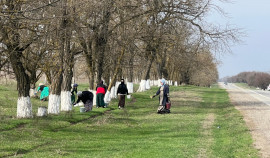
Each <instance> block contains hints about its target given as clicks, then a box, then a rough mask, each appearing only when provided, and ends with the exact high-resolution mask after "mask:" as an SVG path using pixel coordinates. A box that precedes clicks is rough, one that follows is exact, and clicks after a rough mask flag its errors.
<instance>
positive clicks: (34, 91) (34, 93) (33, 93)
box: [30, 89, 36, 97]
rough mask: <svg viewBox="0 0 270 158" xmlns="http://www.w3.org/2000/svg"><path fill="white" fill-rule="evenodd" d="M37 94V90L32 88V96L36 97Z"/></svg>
mask: <svg viewBox="0 0 270 158" xmlns="http://www.w3.org/2000/svg"><path fill="white" fill-rule="evenodd" d="M35 96H36V90H35V89H30V97H35Z"/></svg>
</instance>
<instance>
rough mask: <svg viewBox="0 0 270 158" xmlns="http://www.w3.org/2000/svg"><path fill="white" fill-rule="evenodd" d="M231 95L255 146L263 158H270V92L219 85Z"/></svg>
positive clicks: (230, 84) (229, 84) (232, 85)
mask: <svg viewBox="0 0 270 158" xmlns="http://www.w3.org/2000/svg"><path fill="white" fill-rule="evenodd" d="M219 85H220V87H222V88H225V89H226V90H227V92H228V93H229V96H230V100H231V102H232V103H233V104H234V105H235V107H236V109H238V110H239V111H240V112H241V114H242V115H243V116H244V120H245V122H246V124H247V126H248V128H249V129H250V131H251V134H252V137H253V140H254V146H255V148H257V149H258V150H259V152H260V154H261V157H263V158H270V91H262V90H248V89H243V88H240V87H238V86H236V85H234V84H232V83H228V84H227V85H225V84H224V83H222V82H220V83H219Z"/></svg>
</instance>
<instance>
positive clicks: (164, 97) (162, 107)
mask: <svg viewBox="0 0 270 158" xmlns="http://www.w3.org/2000/svg"><path fill="white" fill-rule="evenodd" d="M160 84H161V86H160V87H159V89H158V91H157V92H156V94H155V95H153V96H152V97H151V98H154V97H155V96H157V95H159V107H158V110H157V112H158V113H165V112H169V111H167V109H166V103H167V102H169V101H170V95H169V92H170V91H169V85H167V84H166V80H165V79H161V81H160Z"/></svg>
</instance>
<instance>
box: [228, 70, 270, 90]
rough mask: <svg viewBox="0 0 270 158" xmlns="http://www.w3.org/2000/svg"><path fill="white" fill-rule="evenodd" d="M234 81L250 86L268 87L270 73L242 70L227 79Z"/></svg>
mask: <svg viewBox="0 0 270 158" xmlns="http://www.w3.org/2000/svg"><path fill="white" fill-rule="evenodd" d="M227 81H228V82H232V83H247V84H248V85H249V86H253V87H259V88H261V89H263V90H265V89H267V87H268V86H269V84H270V74H269V73H265V72H255V71H253V72H241V73H239V74H238V75H236V76H233V77H230V78H228V79H227Z"/></svg>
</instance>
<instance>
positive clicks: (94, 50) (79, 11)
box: [0, 0, 238, 117]
mask: <svg viewBox="0 0 270 158" xmlns="http://www.w3.org/2000/svg"><path fill="white" fill-rule="evenodd" d="M211 9H216V10H219V7H218V6H215V5H214V4H213V3H212V0H190V1H186V0H159V1H157V0H136V1H134V0H80V1H75V0H39V1H36V0H1V1H0V58H1V61H0V66H1V67H0V68H1V69H2V68H4V67H5V66H6V65H7V64H9V65H11V66H12V70H13V72H14V74H15V76H16V80H17V89H18V97H19V99H18V105H17V106H18V112H17V116H18V117H31V116H32V114H31V108H32V107H31V101H30V98H29V91H30V89H31V88H35V83H36V82H37V81H38V80H39V77H40V76H41V75H42V74H45V75H46V77H47V79H48V82H49V84H50V90H51V91H50V98H49V105H48V111H49V113H55V114H57V113H59V106H60V105H59V100H60V99H61V110H62V111H69V110H71V109H72V106H71V101H70V89H71V82H72V77H73V71H74V64H75V59H76V58H75V57H77V56H81V57H83V58H84V59H85V63H86V65H85V66H84V68H86V69H85V72H87V74H88V77H89V88H90V89H94V87H95V84H96V83H97V82H98V81H100V80H101V79H102V78H103V79H104V80H105V81H106V83H108V84H109V88H108V90H109V91H110V89H111V87H112V86H113V85H114V84H115V81H116V79H117V77H125V78H127V79H128V82H133V80H134V79H135V78H136V79H142V80H147V79H150V78H152V79H160V78H162V77H164V78H166V79H170V80H174V81H178V82H179V83H186V84H195V85H203V86H208V85H210V84H211V83H213V82H215V81H216V80H217V78H218V73H217V68H216V66H217V62H216V61H215V58H214V57H213V55H212V54H213V51H217V50H219V51H222V50H224V49H226V48H228V45H229V44H230V42H236V41H237V38H236V35H237V33H238V32H237V30H236V29H232V28H229V27H226V26H225V27H224V28H222V27H220V26H214V25H212V24H208V23H207V21H206V20H205V19H206V15H207V13H209V11H210V10H211ZM2 70H3V69H2ZM60 95H61V97H60Z"/></svg>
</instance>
